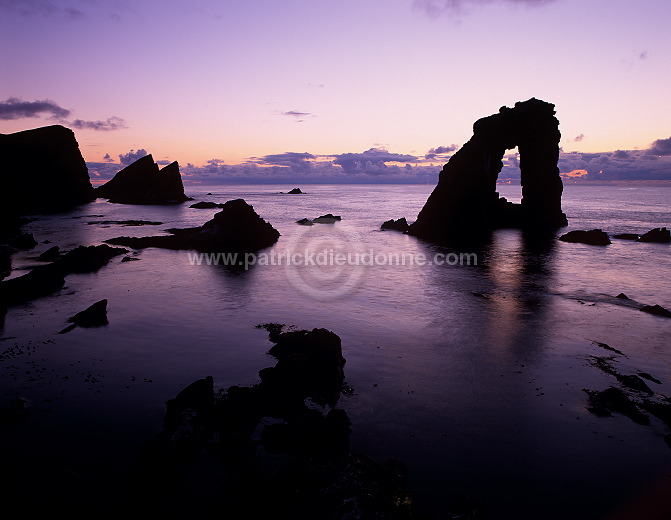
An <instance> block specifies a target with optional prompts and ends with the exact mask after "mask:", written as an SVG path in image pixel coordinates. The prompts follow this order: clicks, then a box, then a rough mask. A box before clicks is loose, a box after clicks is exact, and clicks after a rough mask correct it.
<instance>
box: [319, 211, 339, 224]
mask: <svg viewBox="0 0 671 520" xmlns="http://www.w3.org/2000/svg"><path fill="white" fill-rule="evenodd" d="M340 220H342V219H341V217H340V216H339V215H333V214H331V213H327V214H326V215H321V216H320V217H317V218H314V219H312V222H313V223H314V224H333V223H334V222H338V221H340Z"/></svg>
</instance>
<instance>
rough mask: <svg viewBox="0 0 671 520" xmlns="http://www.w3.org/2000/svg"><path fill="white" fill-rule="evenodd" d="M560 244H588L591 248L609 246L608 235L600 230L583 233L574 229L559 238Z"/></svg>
mask: <svg viewBox="0 0 671 520" xmlns="http://www.w3.org/2000/svg"><path fill="white" fill-rule="evenodd" d="M559 240H561V241H562V242H572V243H580V244H589V245H592V246H607V245H608V244H610V243H611V242H610V238H609V237H608V233H606V232H605V231H601V230H600V229H592V230H590V231H583V230H581V229H575V230H573V231H569V232H568V233H566V234H564V235H562V236H560V237H559Z"/></svg>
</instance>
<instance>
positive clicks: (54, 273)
mask: <svg viewBox="0 0 671 520" xmlns="http://www.w3.org/2000/svg"><path fill="white" fill-rule="evenodd" d="M52 265H53V264H52ZM64 285H65V278H64V275H63V273H62V272H60V271H59V270H58V269H54V268H53V267H52V266H51V265H50V266H44V267H37V268H35V269H33V270H32V271H29V272H28V273H26V274H24V275H22V276H19V277H16V278H12V279H10V280H5V281H3V282H0V307H2V306H6V305H16V304H19V303H24V302H28V301H31V300H34V299H36V298H40V297H42V296H47V295H48V294H51V293H53V292H56V291H58V290H59V289H61V288H62V287H63V286H64Z"/></svg>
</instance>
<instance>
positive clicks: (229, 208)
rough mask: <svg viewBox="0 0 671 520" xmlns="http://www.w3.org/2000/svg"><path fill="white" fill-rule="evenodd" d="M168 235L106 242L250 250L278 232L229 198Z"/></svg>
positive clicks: (272, 239)
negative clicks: (208, 216)
mask: <svg viewBox="0 0 671 520" xmlns="http://www.w3.org/2000/svg"><path fill="white" fill-rule="evenodd" d="M170 232H171V233H172V235H165V236H153V237H140V238H136V237H117V238H113V239H110V240H107V241H106V242H107V243H109V244H116V245H123V246H129V247H132V248H135V249H142V248H146V247H162V248H166V249H195V250H197V251H212V252H254V251H258V250H259V249H263V248H266V247H270V246H272V245H273V244H274V243H275V242H277V239H278V238H279V237H280V233H279V232H278V231H277V230H276V229H275V228H273V226H272V225H270V224H269V223H268V222H266V221H265V220H263V219H262V218H261V217H260V216H259V215H258V214H257V213H256V212H255V211H254V208H253V207H252V206H250V205H249V204H247V203H246V202H245V201H244V200H243V199H235V200H229V201H228V202H226V203H225V204H224V205H223V207H222V209H221V211H220V212H218V213H216V214H215V215H214V217H213V218H212V220H209V221H208V222H206V223H205V224H203V225H202V226H200V227H195V228H186V229H173V230H170Z"/></svg>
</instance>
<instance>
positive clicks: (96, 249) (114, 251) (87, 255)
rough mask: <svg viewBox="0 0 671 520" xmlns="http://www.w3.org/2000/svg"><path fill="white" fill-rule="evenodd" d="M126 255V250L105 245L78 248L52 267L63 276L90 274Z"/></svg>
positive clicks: (66, 254)
mask: <svg viewBox="0 0 671 520" xmlns="http://www.w3.org/2000/svg"><path fill="white" fill-rule="evenodd" d="M126 253H128V250H127V249H124V248H122V247H110V246H108V245H107V244H101V245H99V246H79V247H76V248H74V249H72V250H71V251H68V252H67V253H65V254H64V255H63V256H61V258H60V259H59V260H57V261H56V262H54V263H53V264H52V265H53V266H54V267H55V268H57V269H58V270H59V271H61V272H62V273H63V274H71V273H91V272H93V271H97V270H98V269H100V268H101V267H103V266H105V265H107V263H108V262H109V261H110V260H111V259H112V258H114V257H116V256H119V255H123V254H126ZM40 269H43V268H40Z"/></svg>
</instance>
